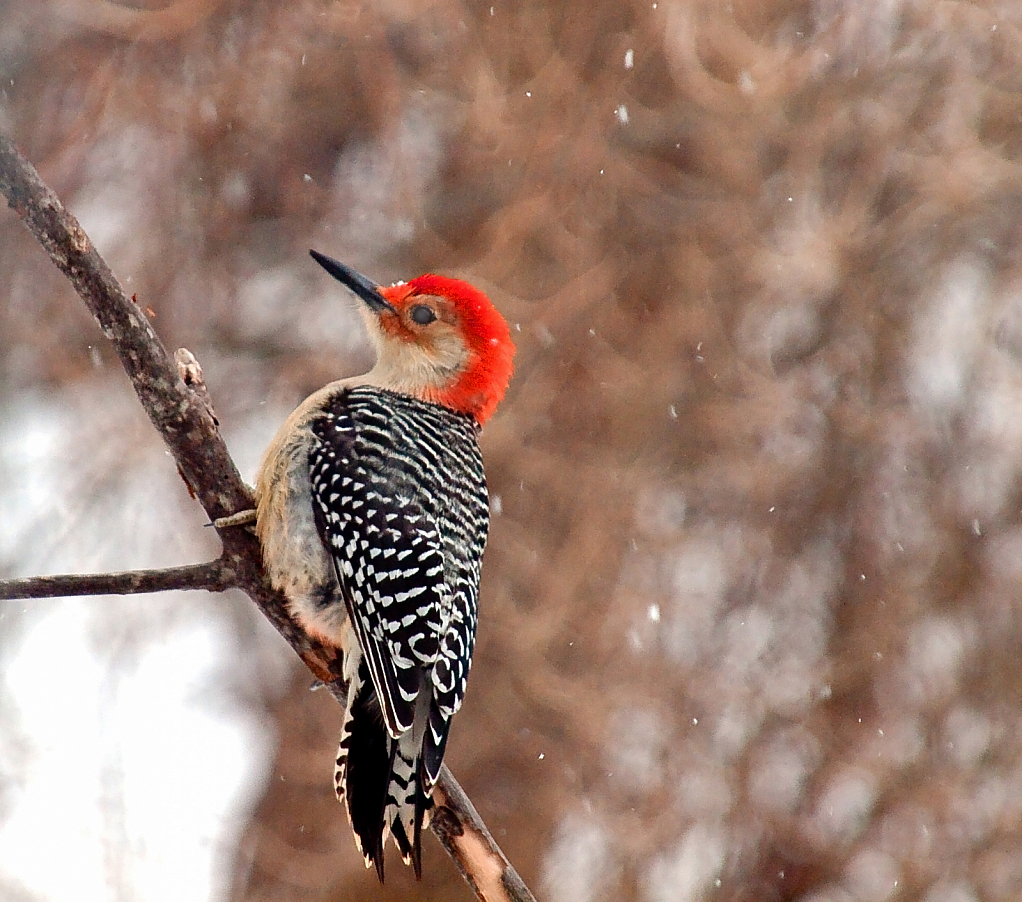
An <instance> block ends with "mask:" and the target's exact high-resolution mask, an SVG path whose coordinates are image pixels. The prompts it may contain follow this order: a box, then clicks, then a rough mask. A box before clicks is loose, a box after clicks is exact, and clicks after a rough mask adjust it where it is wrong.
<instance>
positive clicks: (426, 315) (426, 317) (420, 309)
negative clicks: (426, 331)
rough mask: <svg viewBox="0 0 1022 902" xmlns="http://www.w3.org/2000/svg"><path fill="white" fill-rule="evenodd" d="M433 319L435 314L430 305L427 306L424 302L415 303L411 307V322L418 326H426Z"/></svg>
mask: <svg viewBox="0 0 1022 902" xmlns="http://www.w3.org/2000/svg"><path fill="white" fill-rule="evenodd" d="M435 319H436V314H435V313H434V312H433V310H432V308H431V307H427V306H426V305H425V304H416V305H415V306H414V307H412V312H411V320H412V322H413V323H416V324H417V325H420V326H428V325H429V324H430V323H431V322H433V320H435Z"/></svg>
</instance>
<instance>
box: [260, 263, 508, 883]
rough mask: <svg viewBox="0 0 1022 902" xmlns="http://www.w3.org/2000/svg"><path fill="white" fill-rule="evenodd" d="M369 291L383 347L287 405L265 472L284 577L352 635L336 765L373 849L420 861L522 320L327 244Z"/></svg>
mask: <svg viewBox="0 0 1022 902" xmlns="http://www.w3.org/2000/svg"><path fill="white" fill-rule="evenodd" d="M312 256H313V258H314V259H315V260H316V261H317V262H318V263H319V264H320V265H321V266H323V268H324V269H326V271H327V272H328V273H330V275H332V276H333V277H334V278H336V279H337V280H338V281H340V282H341V283H342V284H343V285H345V286H347V287H348V288H349V289H351V291H353V292H354V293H355V294H356V295H357V296H358V297H359V298H360V299H361V300H362V302H363V303H362V306H361V311H362V313H363V318H364V319H365V322H366V325H367V328H368V331H369V335H370V337H371V339H372V342H373V345H374V346H375V349H376V355H377V359H376V365H375V366H374V367H373V368H372V370H371V371H370V372H369V373H367V374H366V375H364V376H359V377H356V378H352V379H344V380H341V381H338V382H332V383H330V384H329V385H327V386H325V387H324V388H321V389H320V390H319V391H317V392H315V393H314V394H312V395H311V396H310V397H308V398H306V399H305V401H303V402H302V403H301V404H300V405H299V406H298V408H297V409H296V410H295V411H294V412H293V413H292V414H291V416H290V417H288V419H287V422H286V423H285V424H284V425H283V427H281V429H280V431H279V432H278V433H277V435H276V437H275V438H274V439H273V442H272V443H271V444H270V447H269V449H268V450H267V452H266V455H265V457H264V459H263V463H262V466H261V468H260V472H259V476H258V479H257V483H256V498H257V515H256V531H257V533H258V536H259V539H260V542H261V544H262V549H263V557H264V560H265V563H266V568H267V571H268V573H269V576H270V579H271V581H272V583H273V585H274V586H275V587H276V588H277V589H279V590H280V591H282V592H283V593H284V595H285V596H286V598H287V600H288V603H289V605H290V609H291V611H292V613H293V614H294V616H295V617H296V618H297V619H298V620H299V622H300V623H301V624H302V626H303V627H304V628H305V630H306V631H307V632H309V633H310V634H311V635H314V636H316V637H317V638H319V639H320V640H321V641H323V642H325V643H328V644H331V645H333V646H336V647H338V648H340V649H341V650H342V653H343V672H344V677H345V680H346V681H347V686H348V688H347V704H346V706H345V711H344V724H343V728H342V731H341V740H340V746H339V748H338V752H337V764H336V768H335V775H334V783H335V787H336V790H337V797H338V798H339V799H340V801H341V802H342V803H343V804H344V805H345V806H346V808H347V811H348V816H349V818H350V820H351V826H352V829H353V831H354V833H355V840H356V843H357V844H358V847H359V850H360V851H361V852H362V855H363V856H364V857H365V861H366V866H367V867H369V866H372V865H375V867H376V871H377V873H378V875H379V877H380V880H381V881H382V880H383V847H384V843H385V842H386V839H387V836H388V835H391V836H393V838H394V841H395V843H396V844H397V846H398V848H399V850H400V852H401V855H402V857H403V858H404V860H405V863H406V864H408V863H411V864H413V866H414V868H415V874H416V876H417V877H421V873H422V860H421V834H422V829H423V827H424V826H427V825H428V819H429V813H430V809H431V806H432V792H433V787H434V784H435V783H436V780H437V777H438V775H439V773H440V765H441V763H442V761H443V756H444V748H445V747H446V744H447V736H448V732H449V730H450V726H451V718H452V717H453V716H454V714H455V712H456V711H457V710H458V708H459V707H460V706H461V701H462V698H463V697H464V694H465V681H466V679H467V677H468V671H469V666H470V664H471V660H472V648H473V645H474V642H475V632H476V605H477V600H478V595H479V577H480V568H481V563H482V555H483V549H484V547H485V545H486V535H487V529H488V525H489V506H488V500H487V494H486V479H485V476H484V473H483V461H482V456H481V454H480V451H479V444H478V436H479V431H480V427H481V426H482V425H483V423H485V422H486V420H487V419H488V418H489V417H490V416H491V414H493V412H494V410H495V409H496V407H497V404H498V403H499V402H500V400H501V398H502V397H503V396H504V392H505V389H506V388H507V384H508V381H509V379H510V378H511V371H512V358H513V356H514V345H513V344H512V342H511V337H510V333H509V330H508V327H507V323H506V322H505V321H504V319H503V318H502V317H501V315H500V314H499V313H498V312H497V310H496V309H495V308H494V307H493V304H491V303H490V301H489V299H488V298H487V297H486V296H485V295H484V294H483V293H482V292H481V291H479V290H477V289H476V288H473V287H472V286H471V285H469V284H468V283H466V282H462V281H459V280H457V279H449V278H445V277H443V276H435V275H424V276H419V277H418V278H416V279H412V280H411V281H410V282H398V283H397V284H395V285H392V286H390V287H381V286H379V285H376V284H374V283H373V282H371V281H370V280H369V279H367V278H365V277H364V276H362V275H359V274H358V273H356V272H355V271H354V270H352V269H349V268H348V267H347V266H344V265H343V264H341V263H338V262H337V261H336V260H332V259H331V258H329V257H326V256H324V255H322V254H319V253H316V252H315V251H312Z"/></svg>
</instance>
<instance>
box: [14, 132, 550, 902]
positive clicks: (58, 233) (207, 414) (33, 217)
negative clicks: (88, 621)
mask: <svg viewBox="0 0 1022 902" xmlns="http://www.w3.org/2000/svg"><path fill="white" fill-rule="evenodd" d="M0 192H3V194H4V196H5V197H6V198H7V202H8V204H9V205H10V206H11V208H12V209H13V210H14V211H15V212H16V213H17V214H18V215H19V216H20V217H21V219H22V220H23V221H24V222H25V224H26V225H27V226H28V228H29V229H30V230H31V232H32V233H33V234H34V235H35V236H36V238H37V239H38V240H39V242H40V244H42V246H43V247H44V248H45V249H46V251H47V253H48V254H49V255H50V258H51V259H52V260H53V262H54V263H55V264H56V265H57V267H58V268H59V269H60V270H61V271H62V272H63V273H64V274H65V275H66V276H67V277H68V279H70V281H71V284H72V285H74V287H75V289H76V290H77V292H78V294H79V295H80V296H81V298H82V300H83V301H84V302H85V304H86V306H87V307H88V308H89V310H90V311H91V312H92V315H93V316H94V317H95V319H96V321H97V322H98V323H99V325H100V328H101V329H102V330H103V334H104V335H106V337H107V338H109V339H110V341H111V342H112V343H113V345H114V348H115V350H116V352H117V355H118V356H119V357H120V360H121V364H122V365H123V366H124V370H125V372H126V373H127V374H128V378H129V379H130V380H131V383H132V387H133V388H134V389H135V393H136V394H137V395H138V397H139V401H140V402H141V403H142V407H143V408H144V409H145V411H146V413H147V414H148V415H149V419H150V420H152V423H153V425H154V426H155V427H156V430H157V432H159V434H160V436H161V437H162V438H163V441H164V442H165V443H166V445H167V447H168V448H169V450H170V452H171V454H172V455H173V456H174V459H175V461H176V462H177V465H178V469H179V470H180V472H181V475H182V477H183V478H184V480H185V483H186V484H187V486H188V489H189V491H190V492H191V493H192V494H193V495H194V496H195V497H196V498H197V499H198V501H199V503H200V504H201V505H202V507H203V509H204V510H205V511H206V513H207V514H208V515H209V518H210V520H211V521H217V520H220V519H222V518H224V517H228V516H230V515H231V514H235V513H238V512H239V511H243V510H245V509H247V508H251V507H252V497H251V492H250V490H249V489H248V487H247V486H246V485H245V484H244V482H243V481H242V479H241V476H240V474H239V473H238V470H237V467H236V466H235V464H234V461H233V460H232V459H231V456H230V454H228V452H227V446H226V445H225V444H224V441H223V439H222V438H221V436H220V432H219V430H218V428H217V422H216V417H215V416H214V414H213V410H212V406H211V405H210V403H209V400H208V395H207V394H206V393H205V390H204V389H205V387H204V386H203V385H202V378H201V370H199V369H198V367H197V365H196V364H195V360H194V358H193V357H191V355H187V356H185V355H179V357H178V361H177V363H175V361H174V360H172V359H171V358H170V357H169V355H168V354H167V352H166V350H165V349H164V347H163V345H162V343H161V342H160V340H159V338H158V337H157V336H156V333H155V332H154V331H153V328H152V326H151V325H150V324H149V321H148V320H147V319H146V317H145V314H144V313H143V312H142V311H141V310H140V309H139V307H138V305H137V304H136V303H135V302H134V299H133V298H130V299H129V298H128V296H127V295H126V294H125V293H124V290H123V289H122V288H121V286H120V285H119V284H118V282H117V280H116V279H115V278H114V275H113V273H112V272H111V271H110V268H109V267H108V266H107V265H106V263H105V262H104V260H103V259H102V258H101V257H100V256H99V254H98V253H97V252H96V250H95V248H94V247H93V246H92V243H91V242H90V241H89V238H88V236H87V235H86V234H85V232H84V231H83V229H82V227H81V226H80V225H79V224H78V222H77V220H75V218H74V217H73V216H72V215H71V214H70V213H68V211H67V210H66V209H65V208H64V206H63V205H62V204H61V202H60V200H59V199H58V198H57V196H56V195H55V194H54V193H53V192H52V191H51V190H50V189H49V187H47V186H46V184H45V183H44V182H43V181H42V179H41V178H40V177H39V173H37V172H36V170H35V168H34V167H33V166H32V165H31V164H30V163H29V162H28V161H27V160H26V159H25V158H24V157H23V156H22V155H21V154H20V153H19V151H18V149H17V148H16V147H15V146H14V144H13V143H12V142H11V141H10V139H9V138H7V137H6V136H4V135H2V134H0ZM186 383H187V384H186ZM218 532H219V534H220V538H221V540H222V541H223V545H224V551H223V555H222V557H221V558H220V560H219V561H214V562H211V563H210V564H200V565H197V567H198V569H199V570H201V569H202V568H210V567H212V566H213V565H215V564H218V565H219V567H220V568H221V569H220V574H221V576H222V577H223V579H225V580H227V582H226V584H225V587H226V585H231V586H237V587H238V588H240V589H243V590H244V591H245V592H246V593H247V594H248V595H249V596H250V597H251V598H252V600H253V601H254V602H255V603H256V604H257V605H258V606H259V609H260V610H261V611H262V612H263V614H265V615H266V617H267V618H268V619H269V620H270V622H271V623H272V624H273V625H274V626H275V627H276V628H277V630H278V631H279V632H280V634H281V635H282V636H283V637H284V638H285V639H286V640H287V641H288V642H289V643H290V645H291V647H292V648H293V649H294V650H295V652H296V653H297V654H298V655H299V656H300V657H301V659H302V660H303V661H304V662H305V664H306V666H308V668H309V669H310V670H311V671H312V672H313V673H314V674H315V675H316V677H318V678H319V679H320V680H322V681H323V682H324V683H327V684H328V685H330V684H335V683H336V681H337V680H339V679H340V678H341V676H342V674H341V668H340V660H339V656H338V653H337V649H334V648H330V647H327V646H324V645H321V644H320V643H318V642H316V641H315V640H313V639H311V638H310V637H309V636H308V635H307V634H306V633H305V632H304V631H303V630H302V629H301V627H300V626H298V624H297V623H296V622H295V621H294V620H293V619H292V618H291V616H290V614H289V613H288V610H287V607H286V605H285V602H284V598H283V596H282V595H281V594H280V593H279V592H277V591H275V590H274V589H273V588H272V586H270V584H269V581H268V580H267V578H266V574H265V572H264V571H263V567H262V556H261V554H260V550H259V547H258V542H257V541H256V539H255V537H254V536H253V535H252V534H251V532H249V531H248V530H246V529H237V528H225V529H219V530H218ZM179 569H181V570H186V571H187V570H190V568H179ZM154 572H156V573H159V572H161V571H141V573H140V574H136V575H133V574H106V575H105V576H106V578H107V579H112V580H113V582H112V583H111V582H108V583H107V585H108V586H109V585H121V586H126V585H130V581H131V579H132V578H133V577H134V578H138V579H144V578H146V577H145V574H152V573H154ZM162 572H163V573H168V572H171V571H162ZM228 574H229V576H228ZM192 575H193V577H194V578H198V577H197V576H196V574H195V573H194V572H193V574H192ZM103 578H104V577H103V576H100V577H84V576H83V577H74V576H71V577H39V578H37V579H36V580H28V581H26V580H14V581H11V582H8V583H6V584H0V585H4V586H6V587H11V586H14V585H16V584H18V583H20V584H23V585H24V584H27V583H29V582H32V583H35V585H36V586H42V585H43V583H42V582H40V581H41V580H47V579H49V580H66V581H67V582H66V586H67V587H68V588H72V589H73V587H74V586H75V585H81V584H82V582H81V581H84V580H89V579H103ZM117 578H123V579H124V580H125V582H122V583H118V582H117ZM153 578H154V579H155V577H153ZM185 578H187V577H185ZM191 587H192V586H189V588H191ZM204 587H205V588H212V586H204ZM174 588H182V586H180V585H175V586H174ZM96 591H115V590H112V589H109V588H108V589H101V590H96ZM124 591H131V590H130V589H124ZM147 591H152V589H149V590H147ZM42 594H56V593H42ZM61 594H64V593H61ZM8 597H40V596H38V595H33V596H25V595H21V596H8ZM335 694H337V693H335ZM437 792H438V795H437V804H438V810H437V812H436V816H435V817H434V819H433V824H432V830H433V832H434V833H435V834H436V836H437V837H438V838H439V839H440V841H441V843H442V844H443V845H444V848H445V849H447V851H448V852H449V853H450V855H451V857H452V858H453V859H454V861H455V864H456V865H457V866H458V869H459V870H460V871H461V873H462V874H463V875H464V876H465V879H466V880H467V881H468V883H469V885H470V886H471V887H472V889H473V890H474V891H475V893H476V895H477V896H478V897H479V898H480V899H482V900H486V902H519V900H533V902H534V898H533V896H532V894H531V893H529V891H528V889H527V888H526V887H525V884H524V883H523V882H522V880H521V878H520V877H519V876H518V874H517V873H516V872H515V871H514V869H513V868H512V867H511V866H510V865H509V864H508V863H507V859H506V858H505V857H504V854H503V853H502V852H501V851H500V848H499V847H498V846H497V844H496V843H495V842H494V841H493V837H492V836H490V833H489V832H488V831H487V829H486V825H485V824H484V823H483V822H482V820H481V819H480V818H479V815H478V813H477V812H476V810H475V809H474V808H473V807H472V804H471V802H469V800H468V798H467V796H465V794H464V793H463V792H462V791H461V787H460V786H458V784H457V782H456V781H455V780H454V778H453V777H452V776H450V772H449V771H447V770H446V768H445V769H444V770H443V771H442V773H441V778H440V782H439V783H438V784H437Z"/></svg>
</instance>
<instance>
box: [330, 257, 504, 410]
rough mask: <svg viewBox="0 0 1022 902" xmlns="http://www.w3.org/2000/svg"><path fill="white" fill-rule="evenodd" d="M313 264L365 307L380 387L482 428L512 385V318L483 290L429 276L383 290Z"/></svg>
mask: <svg viewBox="0 0 1022 902" xmlns="http://www.w3.org/2000/svg"><path fill="white" fill-rule="evenodd" d="M311 254H312V257H313V259H314V260H315V261H316V262H317V263H319V264H320V265H321V266H322V267H323V268H324V269H325V270H326V271H327V272H328V273H330V275H332V276H333V277H334V278H335V279H337V280H338V281H339V282H341V283H342V284H344V285H346V286H347V287H348V288H350V289H351V290H352V291H353V292H354V293H355V294H357V295H358V296H359V297H360V298H361V299H362V300H363V301H364V302H365V306H364V307H363V308H362V311H363V318H364V319H365V321H366V325H367V326H368V329H369V335H370V337H371V338H372V341H373V344H374V345H375V346H376V354H377V359H376V366H375V367H373V370H372V373H371V374H370V375H371V376H372V377H373V378H372V381H373V382H374V383H375V384H378V385H380V386H381V387H383V388H389V389H392V390H394V391H400V392H404V393H405V394H409V395H413V396H415V397H417V398H420V399H421V400H423V401H430V402H432V403H434V404H443V405H444V406H446V407H450V408H451V409H452V410H457V411H458V412H459V413H465V414H469V415H471V416H472V417H474V418H475V420H476V422H478V423H479V424H480V425H482V424H483V423H485V422H486V420H487V419H489V417H490V415H491V414H492V413H493V411H494V410H496V408H497V405H498V404H499V403H500V400H501V398H503V397H504V392H505V390H506V389H507V385H508V382H509V381H510V379H511V372H512V368H513V367H512V359H513V358H514V353H515V346H514V343H513V342H512V341H511V333H510V330H509V329H508V326H507V323H506V322H505V321H504V318H503V317H502V316H501V315H500V314H499V313H498V312H497V310H496V308H495V307H494V306H493V304H492V303H491V302H490V299H489V298H488V297H486V295H485V294H483V293H482V292H481V291H480V290H479V289H478V288H474V287H473V286H471V285H469V284H468V282H462V281H461V280H460V279H449V278H447V277H446V276H434V275H424V276H419V277H418V278H416V279H412V280H411V281H409V282H398V283H397V284H395V285H391V286H389V287H385V286H380V285H377V284H375V283H374V282H372V281H371V280H369V279H367V278H366V277H365V276H363V275H360V274H359V273H357V272H355V270H353V269H350V268H349V267H347V266H345V265H344V264H343V263H338V262H337V261H336V260H333V259H331V258H330V257H327V256H324V255H323V254H320V253H317V252H316V251H311Z"/></svg>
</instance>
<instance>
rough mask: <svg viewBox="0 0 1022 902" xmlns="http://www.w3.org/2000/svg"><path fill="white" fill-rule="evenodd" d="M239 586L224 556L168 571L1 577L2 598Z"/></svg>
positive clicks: (55, 596) (136, 593) (132, 593)
mask: <svg viewBox="0 0 1022 902" xmlns="http://www.w3.org/2000/svg"><path fill="white" fill-rule="evenodd" d="M235 585H237V580H236V579H235V576H234V572H233V571H232V570H231V569H230V568H229V567H227V566H225V564H224V562H223V559H222V558H217V559H216V560H215V561H208V562H207V563H205V564H188V565H187V566H184V567H168V568H166V569H165V570H129V571H127V572H125V573H88V574H78V573H75V574H69V575H66V576H30V577H27V578H26V579H6V580H0V601H6V600H9V599H13V598H68V597H70V596H73V595H138V594H140V593H142V592H167V591H169V590H171V589H206V590H207V591H209V592H223V591H224V590H226V589H230V588H232V587H233V586H235Z"/></svg>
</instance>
